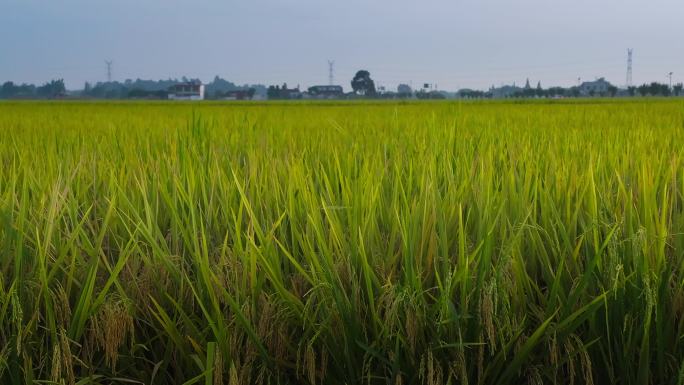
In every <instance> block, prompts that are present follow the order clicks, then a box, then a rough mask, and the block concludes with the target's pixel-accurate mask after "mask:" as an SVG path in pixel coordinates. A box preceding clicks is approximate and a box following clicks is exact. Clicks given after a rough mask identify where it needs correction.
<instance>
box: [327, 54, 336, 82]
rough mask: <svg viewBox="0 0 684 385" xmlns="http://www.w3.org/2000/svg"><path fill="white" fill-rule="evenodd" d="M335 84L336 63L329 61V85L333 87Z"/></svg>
mask: <svg viewBox="0 0 684 385" xmlns="http://www.w3.org/2000/svg"><path fill="white" fill-rule="evenodd" d="M334 83H335V61H334V60H328V85H330V86H332V85H333V84H334Z"/></svg>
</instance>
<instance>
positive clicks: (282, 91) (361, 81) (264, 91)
mask: <svg viewBox="0 0 684 385" xmlns="http://www.w3.org/2000/svg"><path fill="white" fill-rule="evenodd" d="M350 85H351V89H349V90H348V91H346V92H345V89H344V87H343V86H342V85H338V84H332V81H331V82H330V84H325V85H314V86H311V87H308V88H306V89H302V88H300V87H299V86H295V87H290V86H288V85H287V84H279V85H270V86H265V85H260V84H255V85H237V84H234V83H232V82H230V81H227V80H225V79H222V78H220V77H218V76H217V77H215V78H214V79H213V80H212V81H211V82H209V83H203V82H202V81H200V80H199V79H187V78H182V79H180V80H178V79H169V80H159V81H153V80H141V79H137V80H125V81H123V82H118V81H111V80H108V81H106V82H98V83H96V84H94V85H92V84H90V83H85V85H84V87H83V89H81V90H75V91H72V90H67V89H66V87H65V85H64V81H63V80H61V79H60V80H53V81H51V82H48V83H45V84H43V85H41V86H34V85H30V84H14V83H13V82H10V81H8V82H5V83H3V84H2V86H1V87H0V99H150V100H165V99H166V100H300V99H302V100H306V99H327V100H343V99H510V98H553V99H560V98H578V97H582V98H590V97H635V96H641V97H646V96H684V91H683V88H684V86H683V85H682V83H677V84H674V85H673V84H671V82H670V84H663V83H658V82H652V83H648V84H642V85H640V86H623V87H618V86H616V85H613V84H612V83H610V82H609V81H607V80H606V79H605V78H603V77H601V78H597V79H594V80H589V81H581V80H580V79H578V84H577V85H576V86H572V87H550V88H544V87H542V84H541V83H540V82H537V83H536V85H535V86H533V85H532V84H531V83H530V80H529V79H527V80H526V81H525V83H524V85H522V86H518V85H516V84H515V83H513V84H512V85H502V86H499V87H495V86H492V87H490V88H489V89H488V90H474V89H461V90H458V91H453V92H450V91H443V90H439V89H437V87H436V86H435V85H433V84H429V83H424V84H421V85H420V87H417V88H413V87H411V85H409V84H399V85H398V86H397V88H396V89H395V90H392V89H387V88H385V87H376V84H375V82H374V81H373V79H372V78H371V74H370V73H369V72H368V71H365V70H360V71H358V72H357V73H356V75H355V76H354V78H353V79H351V82H350Z"/></svg>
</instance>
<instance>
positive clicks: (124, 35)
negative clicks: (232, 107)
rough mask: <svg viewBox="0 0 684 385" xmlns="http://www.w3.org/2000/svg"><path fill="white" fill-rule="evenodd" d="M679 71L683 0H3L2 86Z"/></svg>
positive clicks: (498, 80)
mask: <svg viewBox="0 0 684 385" xmlns="http://www.w3.org/2000/svg"><path fill="white" fill-rule="evenodd" d="M627 47H632V48H634V82H635V83H641V82H646V81H653V80H657V81H666V80H667V77H666V74H667V73H668V72H669V71H674V73H675V75H674V80H675V81H680V80H684V1H682V0H641V1H636V0H563V1H558V0H420V1H418V0H413V1H408V0H369V1H361V0H336V1H328V0H244V1H235V0H192V1H190V0H186V1H180V0H115V1H114V0H0V82H1V81H5V80H13V81H15V82H36V83H38V82H44V81H47V80H50V79H52V78H64V79H65V80H66V82H67V87H68V88H70V89H75V88H81V87H82V86H83V83H84V82H85V81H91V82H95V81H100V80H105V79H106V71H105V64H104V60H105V59H112V60H113V61H114V65H113V78H114V79H115V80H124V79H127V78H132V79H135V78H143V79H149V78H152V79H159V78H168V77H180V76H182V75H187V76H189V77H198V78H200V79H202V80H204V81H210V80H211V79H212V78H213V77H214V76H215V75H219V76H221V77H223V78H226V79H228V80H231V81H234V82H236V83H239V84H243V83H264V84H273V83H282V82H287V83H288V84H289V85H296V84H301V85H302V86H310V85H314V84H326V83H327V77H328V69H327V60H328V59H334V60H335V80H336V83H338V84H341V85H343V86H344V87H345V89H349V88H350V86H349V81H350V80H351V78H352V76H353V74H354V72H355V71H356V70H358V69H367V70H369V71H370V72H371V76H372V77H373V78H374V79H375V80H376V83H379V84H380V85H385V86H388V87H396V85H397V84H398V83H402V82H405V83H409V82H412V84H413V85H414V86H417V85H419V84H422V83H426V82H427V83H436V84H438V86H439V88H440V89H448V90H455V89H458V88H464V87H473V88H486V87H489V86H490V85H492V84H495V85H500V84H502V83H512V82H516V83H517V84H521V83H524V81H525V78H527V77H529V78H530V81H531V82H532V83H533V84H536V82H537V81H538V80H540V81H541V82H542V85H543V86H545V87H547V86H551V85H564V86H567V85H572V84H575V83H576V82H577V78H578V77H581V78H582V79H583V80H588V79H594V78H596V77H599V76H605V77H606V78H608V79H609V80H610V81H612V82H613V83H615V84H618V85H623V84H624V83H625V71H626V56H627V54H626V48H627Z"/></svg>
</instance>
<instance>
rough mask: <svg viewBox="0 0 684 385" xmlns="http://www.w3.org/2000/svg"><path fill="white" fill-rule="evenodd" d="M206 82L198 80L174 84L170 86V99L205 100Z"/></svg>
mask: <svg viewBox="0 0 684 385" xmlns="http://www.w3.org/2000/svg"><path fill="white" fill-rule="evenodd" d="M203 99H204V84H202V83H201V82H198V81H191V82H184V83H178V84H174V85H172V86H171V87H170V88H169V100H203Z"/></svg>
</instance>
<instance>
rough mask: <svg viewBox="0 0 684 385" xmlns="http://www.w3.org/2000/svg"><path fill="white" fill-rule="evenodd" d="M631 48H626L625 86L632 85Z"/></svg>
mask: <svg viewBox="0 0 684 385" xmlns="http://www.w3.org/2000/svg"><path fill="white" fill-rule="evenodd" d="M633 52H634V50H633V49H632V48H627V87H631V86H632V53H633Z"/></svg>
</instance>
